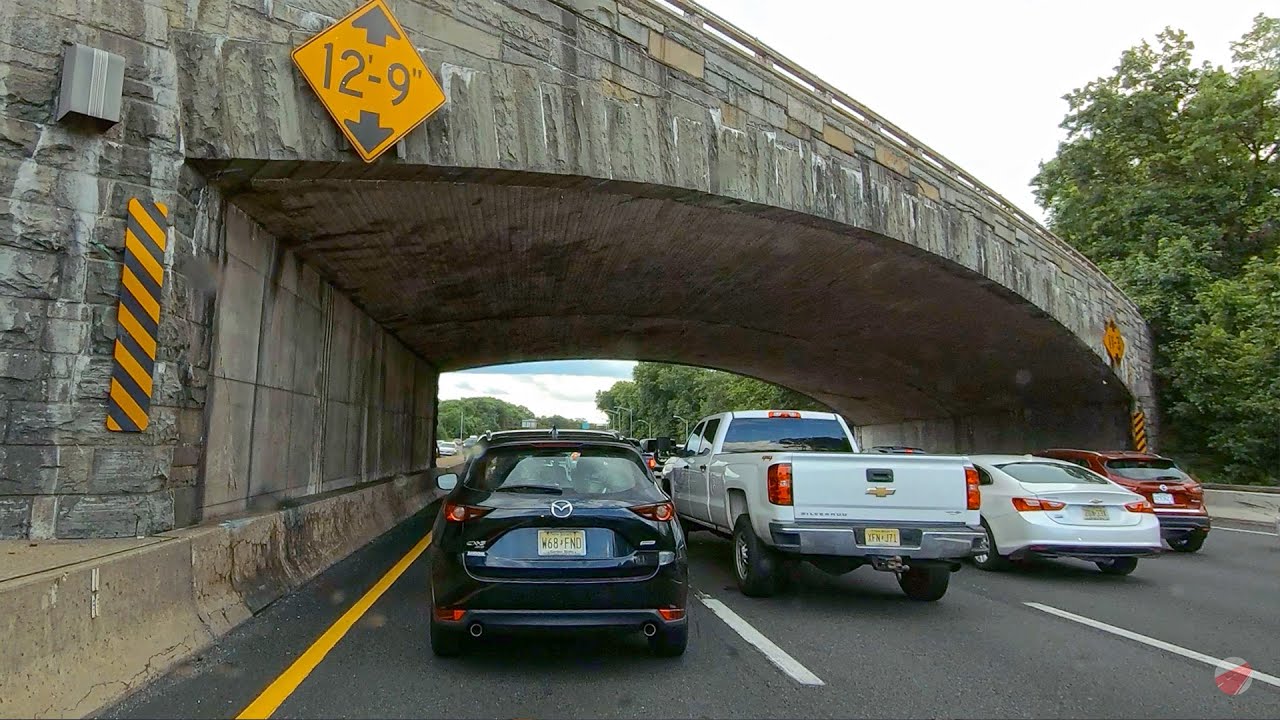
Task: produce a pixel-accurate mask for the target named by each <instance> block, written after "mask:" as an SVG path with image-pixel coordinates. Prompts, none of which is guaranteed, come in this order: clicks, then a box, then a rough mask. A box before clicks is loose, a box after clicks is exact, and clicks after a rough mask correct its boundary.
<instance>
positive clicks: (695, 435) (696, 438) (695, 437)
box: [684, 422, 706, 455]
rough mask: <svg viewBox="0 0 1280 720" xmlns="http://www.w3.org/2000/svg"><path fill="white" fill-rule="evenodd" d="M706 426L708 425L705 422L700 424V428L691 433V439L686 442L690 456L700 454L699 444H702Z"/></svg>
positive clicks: (686, 450) (685, 446) (685, 445)
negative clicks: (703, 429) (703, 431)
mask: <svg viewBox="0 0 1280 720" xmlns="http://www.w3.org/2000/svg"><path fill="white" fill-rule="evenodd" d="M705 425H706V423H705V422H700V423H698V427H696V428H694V429H693V432H691V433H689V439H688V440H685V442H684V449H685V452H687V453H689V454H690V455H692V454H693V453H696V452H698V443H699V442H701V438H702V428H703V427H704V426H705Z"/></svg>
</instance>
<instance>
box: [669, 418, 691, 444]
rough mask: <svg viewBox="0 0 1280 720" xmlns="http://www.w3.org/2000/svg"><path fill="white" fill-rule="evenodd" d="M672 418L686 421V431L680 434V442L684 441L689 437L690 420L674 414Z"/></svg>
mask: <svg viewBox="0 0 1280 720" xmlns="http://www.w3.org/2000/svg"><path fill="white" fill-rule="evenodd" d="M671 419H672V420H679V421H680V422H682V423H684V432H682V433H681V434H680V442H684V441H685V440H688V439H689V421H688V420H685V419H684V418H682V417H680V416H679V415H672V416H671Z"/></svg>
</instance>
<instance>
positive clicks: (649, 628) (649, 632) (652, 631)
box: [644, 622, 658, 637]
mask: <svg viewBox="0 0 1280 720" xmlns="http://www.w3.org/2000/svg"><path fill="white" fill-rule="evenodd" d="M657 634H658V626H657V625H656V624H654V623H651V622H647V623H645V624H644V636H645V637H653V636H654V635H657Z"/></svg>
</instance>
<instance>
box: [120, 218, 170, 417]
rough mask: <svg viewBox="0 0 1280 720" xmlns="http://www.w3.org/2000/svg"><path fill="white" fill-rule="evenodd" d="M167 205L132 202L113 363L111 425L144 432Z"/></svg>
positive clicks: (157, 323) (157, 321) (148, 409)
mask: <svg viewBox="0 0 1280 720" xmlns="http://www.w3.org/2000/svg"><path fill="white" fill-rule="evenodd" d="M168 226H169V210H168V208H166V207H165V206H164V205H162V204H160V203H144V202H141V201H139V200H138V199H137V198H133V199H131V200H130V201H129V220H128V225H127V228H126V229H125V232H124V266H123V267H122V268H121V270H120V307H119V309H118V310H117V313H116V314H117V317H118V319H119V323H120V325H119V328H118V329H117V330H116V347H115V363H114V367H113V368H112V370H111V397H110V400H109V401H108V403H107V429H108V430H114V431H116V432H141V431H143V430H146V429H147V425H148V424H149V423H150V422H151V420H150V412H151V383H152V379H153V378H154V377H155V365H156V340H157V339H158V338H159V329H160V289H161V287H162V286H163V284H164V253H165V245H166V243H167V242H168V233H167V228H168Z"/></svg>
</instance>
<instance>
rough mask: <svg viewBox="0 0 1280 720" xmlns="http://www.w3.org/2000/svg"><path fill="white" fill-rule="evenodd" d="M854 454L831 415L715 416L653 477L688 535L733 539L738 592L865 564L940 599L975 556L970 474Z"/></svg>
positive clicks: (939, 463) (918, 459)
mask: <svg viewBox="0 0 1280 720" xmlns="http://www.w3.org/2000/svg"><path fill="white" fill-rule="evenodd" d="M832 449H836V450H838V451H835V452H832V451H830V450H832ZM823 450H826V451H823ZM855 450H856V444H855V442H854V440H853V437H852V434H851V433H849V430H848V427H847V426H846V425H845V424H844V422H843V420H841V419H840V418H839V416H836V415H832V414H831V413H796V412H784V411H752V412H737V413H724V414H722V415H718V416H712V417H710V418H706V419H704V420H703V421H702V422H700V423H699V424H698V425H697V426H696V427H695V430H694V433H692V434H691V435H690V438H689V439H688V441H687V442H686V444H685V447H684V448H683V449H682V451H681V452H680V453H679V454H678V455H677V456H676V457H674V458H672V459H670V460H668V462H667V464H666V467H665V468H664V473H663V475H664V481H665V482H666V483H667V484H668V487H669V492H670V493H671V495H672V498H673V500H674V502H675V505H676V510H677V513H678V514H679V516H680V518H681V520H683V521H685V524H686V526H687V527H689V528H690V529H693V528H706V529H710V530H714V531H717V532H719V533H722V534H732V536H733V538H734V556H735V570H737V571H738V573H737V576H738V581H739V585H740V586H741V587H742V588H743V591H744V592H747V593H748V594H756V595H767V594H770V593H771V592H773V591H774V590H776V589H778V588H779V587H780V585H781V584H782V583H784V582H785V578H786V576H787V575H788V574H789V572H790V566H791V565H792V564H794V562H796V561H799V560H804V561H807V562H810V563H811V564H813V565H815V566H817V567H819V568H820V569H823V570H825V571H827V572H832V573H836V574H839V573H843V572H848V571H850V570H853V569H854V568H857V567H859V566H861V565H864V564H869V565H872V566H873V567H875V568H876V569H879V570H885V571H891V572H894V573H896V574H897V575H898V577H899V581H900V583H902V585H903V589H904V591H906V592H907V594H908V596H911V597H916V598H918V599H925V600H936V599H938V598H940V597H941V596H942V594H943V593H945V590H946V585H947V576H948V575H949V573H950V572H953V571H955V570H956V569H958V568H959V566H960V565H959V561H960V560H962V559H963V558H966V557H969V556H970V555H972V554H973V553H975V552H978V551H980V550H981V549H982V548H983V547H984V546H985V542H986V538H985V534H984V533H983V532H982V530H981V527H980V521H979V518H978V509H977V508H978V497H979V496H978V487H977V474H976V472H975V471H974V470H973V469H972V466H971V465H970V464H969V462H968V460H967V459H966V458H964V457H959V456H945V455H907V456H904V455H885V454H878V453H877V454H862V453H858V452H856V451H855ZM765 576H767V577H765ZM762 578H763V579H762Z"/></svg>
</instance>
